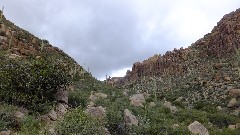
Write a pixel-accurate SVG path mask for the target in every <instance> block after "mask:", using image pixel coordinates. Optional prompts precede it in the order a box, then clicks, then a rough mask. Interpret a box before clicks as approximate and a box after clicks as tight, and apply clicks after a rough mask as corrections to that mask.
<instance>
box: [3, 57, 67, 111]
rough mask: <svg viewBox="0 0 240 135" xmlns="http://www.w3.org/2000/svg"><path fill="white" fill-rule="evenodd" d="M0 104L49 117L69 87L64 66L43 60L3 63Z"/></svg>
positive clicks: (13, 60)
mask: <svg viewBox="0 0 240 135" xmlns="http://www.w3.org/2000/svg"><path fill="white" fill-rule="evenodd" d="M0 84H1V85H0V89H1V91H0V100H1V101H3V102H5V103H8V104H12V105H16V106H22V107H25V108H27V109H29V110H30V111H32V112H39V113H45V112H46V111H47V110H49V107H51V105H52V104H53V101H54V100H55V98H54V94H55V93H56V92H57V90H58V89H59V88H61V87H65V86H66V85H67V84H68V74H67V72H66V70H65V68H64V66H63V65H62V64H60V63H56V62H54V61H52V60H51V59H47V58H45V57H41V58H39V59H33V60H31V61H26V60H24V59H20V58H18V59H4V58H3V59H1V62H0Z"/></svg>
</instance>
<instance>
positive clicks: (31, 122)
mask: <svg viewBox="0 0 240 135" xmlns="http://www.w3.org/2000/svg"><path fill="white" fill-rule="evenodd" d="M43 126H44V124H43V123H42V122H41V121H40V120H38V119H36V118H34V117H33V116H27V117H25V118H24V119H23V120H22V121H21V128H20V135H37V134H40V130H41V128H42V127H43Z"/></svg>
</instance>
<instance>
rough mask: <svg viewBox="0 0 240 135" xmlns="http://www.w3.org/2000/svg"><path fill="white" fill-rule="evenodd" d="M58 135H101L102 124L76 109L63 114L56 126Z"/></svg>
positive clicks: (102, 130)
mask: <svg viewBox="0 0 240 135" xmlns="http://www.w3.org/2000/svg"><path fill="white" fill-rule="evenodd" d="M56 133H57V134H58V135H70V134H71V135H72V134H79V135H103V134H104V129H103V124H102V123H101V122H100V121H99V120H97V119H95V118H93V117H91V116H90V115H88V114H86V113H85V112H83V110H82V109H81V108H76V109H74V110H72V111H69V112H67V113H66V114H65V116H64V119H63V120H62V121H59V122H58V123H57V125H56Z"/></svg>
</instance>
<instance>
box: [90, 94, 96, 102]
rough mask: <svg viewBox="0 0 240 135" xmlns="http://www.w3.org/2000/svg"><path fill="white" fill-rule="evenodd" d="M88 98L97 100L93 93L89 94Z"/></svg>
mask: <svg viewBox="0 0 240 135" xmlns="http://www.w3.org/2000/svg"><path fill="white" fill-rule="evenodd" d="M89 99H90V100H91V101H95V100H97V97H96V96H95V95H92V94H91V95H90V96H89Z"/></svg>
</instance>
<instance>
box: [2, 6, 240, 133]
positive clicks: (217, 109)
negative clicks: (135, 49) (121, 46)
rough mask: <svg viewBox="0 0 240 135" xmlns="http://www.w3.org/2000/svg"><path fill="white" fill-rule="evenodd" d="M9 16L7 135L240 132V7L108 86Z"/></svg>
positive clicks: (5, 24) (5, 31)
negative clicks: (187, 44) (199, 36)
mask: <svg viewBox="0 0 240 135" xmlns="http://www.w3.org/2000/svg"><path fill="white" fill-rule="evenodd" d="M0 13H1V15H2V12H0ZM1 17H2V18H0V19H1V20H0V59H1V61H0V103H1V104H0V135H13V134H15V135H16V134H20V135H33V134H39V135H72V134H79V135H89V134H93V135H110V134H112V135H133V134H134V135H162V134H164V135H166V134H169V135H179V134H182V135H191V134H200V135H208V134H211V135H229V134H230V135H237V134H239V133H240V118H239V112H240V109H239V107H240V86H239V84H240V68H239V67H240V51H239V48H240V41H239V38H240V31H239V30H240V27H239V26H240V9H238V10H236V11H235V12H232V13H230V14H227V15H225V16H224V17H223V19H222V20H221V21H220V22H219V23H218V24H217V26H216V27H214V29H213V30H212V32H211V33H209V34H207V35H205V36H204V37H203V38H202V39H199V40H198V41H197V42H195V43H193V44H192V45H191V46H190V47H188V48H185V49H183V48H181V49H175V50H173V51H171V52H167V53H166V54H165V55H163V56H161V55H154V56H153V57H151V58H149V59H148V60H145V61H143V62H137V63H134V65H133V68H132V71H128V72H127V74H126V76H125V77H123V78H113V79H112V80H111V79H109V80H107V81H105V82H104V83H103V82H101V81H98V80H96V79H95V78H94V77H92V75H91V73H88V72H86V70H84V69H83V68H82V67H81V66H80V65H79V64H78V63H76V62H75V61H74V60H73V59H72V58H71V57H69V56H68V55H67V54H65V53H64V52H63V51H62V50H60V49H58V48H57V47H53V46H52V45H51V44H49V42H48V41H47V40H45V39H39V38H37V37H35V36H34V35H32V34H30V33H29V32H27V31H25V30H23V29H21V28H19V27H17V26H16V25H14V24H13V23H11V22H10V21H8V20H6V18H5V17H4V16H1ZM113 86H114V87H113Z"/></svg>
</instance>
